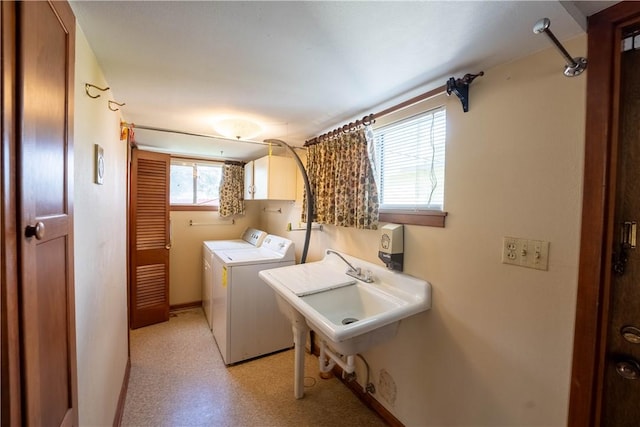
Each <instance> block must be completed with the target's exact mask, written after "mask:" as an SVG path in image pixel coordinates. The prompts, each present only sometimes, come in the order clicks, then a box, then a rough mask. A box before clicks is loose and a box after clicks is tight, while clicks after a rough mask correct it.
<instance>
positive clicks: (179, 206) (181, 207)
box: [169, 156, 224, 212]
mask: <svg viewBox="0 0 640 427" xmlns="http://www.w3.org/2000/svg"><path fill="white" fill-rule="evenodd" d="M185 163H191V164H192V165H193V166H196V165H208V166H212V165H215V166H219V167H220V169H221V175H220V180H221V182H222V167H223V166H224V162H221V161H216V160H206V159H198V158H189V157H175V156H172V157H171V162H170V165H169V168H171V166H173V165H174V164H176V165H180V164H181V165H183V166H185ZM169 176H171V171H169ZM197 188H198V187H197V177H195V176H194V181H193V193H194V194H196V193H197ZM219 208H220V205H219V199H218V204H217V205H199V204H195V203H192V204H189V203H171V186H169V210H170V211H208V212H216V211H218V210H219Z"/></svg>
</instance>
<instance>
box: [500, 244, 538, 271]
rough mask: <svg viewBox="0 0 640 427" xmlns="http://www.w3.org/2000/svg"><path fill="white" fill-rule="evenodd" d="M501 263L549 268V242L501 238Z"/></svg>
mask: <svg viewBox="0 0 640 427" xmlns="http://www.w3.org/2000/svg"><path fill="white" fill-rule="evenodd" d="M502 263H503V264H511V265H519V266H521V267H527V268H535V269H537V270H548V269H549V242H546V241H544V240H531V239H522V238H519V237H504V238H503V239H502Z"/></svg>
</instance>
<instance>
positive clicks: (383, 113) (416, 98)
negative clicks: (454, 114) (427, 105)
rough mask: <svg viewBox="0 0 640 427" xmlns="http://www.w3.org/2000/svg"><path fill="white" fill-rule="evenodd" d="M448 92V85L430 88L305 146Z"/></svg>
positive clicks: (317, 138)
mask: <svg viewBox="0 0 640 427" xmlns="http://www.w3.org/2000/svg"><path fill="white" fill-rule="evenodd" d="M446 92H447V86H446V85H443V86H440V87H437V88H435V89H432V90H430V91H428V92H425V93H423V94H421V95H417V96H414V97H413V98H410V99H407V100H406V101H404V102H401V103H399V104H396V105H394V106H392V107H389V108H387V109H385V110H382V111H380V112H379V113H375V114H369V115H368V116H364V117H363V118H362V119H360V120H356V121H355V122H351V123H349V124H346V125H344V126H342V127H339V128H336V129H334V130H332V131H329V132H327V133H323V134H322V135H320V136H316V137H315V138H312V139H310V140H308V141H306V142H305V143H304V146H305V147H308V146H310V145H314V144H317V143H318V142H320V140H321V139H323V138H326V137H328V136H334V135H337V134H339V133H341V132H347V131H348V130H350V129H353V128H356V127H358V126H361V125H368V124H371V123H373V122H374V121H375V120H376V119H378V118H380V117H384V116H386V115H388V114H391V113H395V112H396V111H399V110H402V109H403V108H407V107H410V106H412V105H413V104H417V103H418V102H421V101H426V100H427V99H431V98H434V97H436V96H438V95H441V94H443V93H446Z"/></svg>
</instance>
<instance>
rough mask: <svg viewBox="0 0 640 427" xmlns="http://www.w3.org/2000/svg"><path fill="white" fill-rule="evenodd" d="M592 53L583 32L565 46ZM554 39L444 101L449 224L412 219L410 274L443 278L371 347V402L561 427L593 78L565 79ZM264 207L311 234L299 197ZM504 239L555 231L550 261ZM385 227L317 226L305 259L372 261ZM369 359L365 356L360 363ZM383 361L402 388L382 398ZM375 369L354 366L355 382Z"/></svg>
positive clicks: (271, 218) (416, 422) (266, 219)
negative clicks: (536, 260)
mask: <svg viewBox="0 0 640 427" xmlns="http://www.w3.org/2000/svg"><path fill="white" fill-rule="evenodd" d="M566 46H567V49H568V50H569V51H570V52H573V53H574V54H576V55H578V54H580V55H583V54H585V53H586V36H581V37H578V38H577V39H574V40H571V41H569V42H567V43H566ZM563 64H564V62H563V60H562V58H561V57H560V56H559V55H558V53H557V52H556V51H555V50H554V49H552V48H549V49H547V50H544V51H542V52H539V53H537V54H534V55H531V56H529V57H526V58H522V59H519V60H516V61H513V62H511V63H507V64H503V65H501V66H498V67H495V68H493V69H489V70H484V71H485V73H486V74H485V76H484V77H480V78H478V79H476V81H474V83H473V84H472V85H471V88H470V111H469V112H468V113H463V112H462V107H461V105H460V102H459V101H458V99H457V98H455V97H453V96H452V97H451V98H448V99H447V98H444V97H443V98H440V99H436V100H433V101H432V102H431V103H432V104H433V105H437V103H445V104H446V107H447V122H448V126H447V133H448V134H447V169H446V178H445V181H446V183H445V188H446V190H445V191H446V196H445V210H446V211H448V213H449V215H448V217H447V219H446V227H445V228H432V227H420V226H406V227H405V272H406V273H408V274H411V275H413V276H416V277H420V278H423V279H426V280H428V281H429V282H430V283H431V284H432V286H433V308H432V309H431V310H430V311H429V312H426V313H423V314H420V315H417V316H414V317H412V318H409V319H407V320H405V321H403V322H402V324H401V326H400V329H399V332H398V335H397V336H396V337H395V338H394V339H393V340H392V341H390V342H388V343H386V344H383V345H380V346H378V347H376V348H374V349H372V350H371V351H368V352H366V353H365V354H364V356H365V357H366V359H367V360H368V362H369V364H370V365H371V370H372V375H373V382H374V383H375V385H376V387H377V388H378V393H376V395H375V397H376V399H378V400H379V401H380V402H381V403H382V404H383V405H385V406H386V407H387V408H388V409H389V410H390V411H391V412H392V413H393V414H394V415H395V416H396V417H397V418H398V419H400V421H402V422H403V423H404V424H405V425H407V426H523V425H528V426H563V425H565V424H566V419H567V413H568V397H569V382H570V375H571V357H572V344H573V324H574V315H575V305H576V292H577V277H578V252H579V243H580V234H579V230H580V215H581V201H582V178H583V152H584V127H585V98H586V76H584V75H583V76H581V77H577V78H567V77H565V76H564V75H563V74H562V70H563ZM265 204H266V205H273V206H274V207H283V209H285V210H284V213H283V214H282V215H279V216H278V215H268V216H263V217H262V220H261V224H262V226H263V227H264V228H265V229H266V230H267V231H269V232H271V233H275V234H282V235H285V236H289V237H290V238H292V239H294V241H295V242H296V245H297V247H298V255H299V254H300V252H299V251H300V250H301V248H302V242H303V238H304V233H303V232H291V233H286V232H283V230H284V229H285V227H286V223H287V222H294V223H297V221H299V212H300V207H301V203H300V201H298V202H297V203H296V205H295V206H291V205H290V204H279V205H278V204H277V202H268V203H265ZM503 236H516V237H526V238H531V239H540V240H548V241H550V242H551V245H550V257H549V270H548V271H538V270H531V269H526V268H522V267H514V266H509V265H505V264H502V263H501V247H502V237H503ZM377 237H378V233H377V232H376V231H358V230H354V229H346V228H340V227H332V226H328V227H325V231H324V232H318V231H314V232H313V234H312V244H311V248H310V256H309V260H310V261H312V260H314V259H318V257H320V256H321V255H320V254H321V252H322V250H323V249H324V248H326V247H332V248H335V249H338V250H341V251H344V252H346V253H349V254H351V255H354V256H356V257H359V258H363V259H366V260H368V261H372V262H378V260H377ZM358 362H359V361H358ZM381 370H385V371H386V372H388V373H389V375H390V376H391V378H392V379H393V381H394V382H395V386H396V398H395V401H394V402H391V401H392V400H393V399H391V398H390V397H389V396H390V394H391V393H388V394H387V398H386V399H385V398H384V397H382V394H383V393H382V392H381V391H382V388H381V387H380V383H379V378H380V372H381ZM364 376H365V374H364V371H363V369H362V366H360V367H359V368H358V377H359V381H360V382H361V383H362V381H363V378H364Z"/></svg>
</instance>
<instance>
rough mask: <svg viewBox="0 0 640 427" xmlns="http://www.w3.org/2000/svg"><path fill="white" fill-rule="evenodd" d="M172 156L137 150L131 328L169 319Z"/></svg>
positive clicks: (133, 190) (133, 183)
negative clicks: (170, 168) (170, 170)
mask: <svg viewBox="0 0 640 427" xmlns="http://www.w3.org/2000/svg"><path fill="white" fill-rule="evenodd" d="M170 160H171V158H170V156H168V155H166V154H160V153H150V152H146V151H140V150H133V162H132V165H131V177H132V180H131V221H130V224H131V250H130V253H131V272H130V274H131V280H130V286H131V287H130V292H131V296H130V322H131V328H133V329H135V328H140V327H142V326H148V325H152V324H154V323H160V322H164V321H167V320H169V248H170V245H171V243H170V235H169V165H170Z"/></svg>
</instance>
